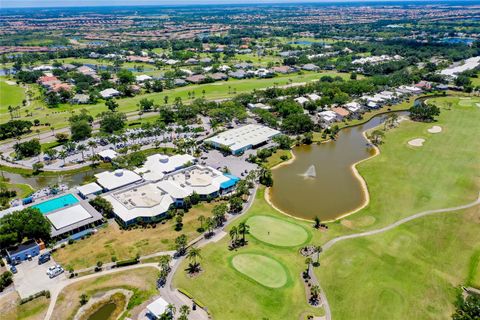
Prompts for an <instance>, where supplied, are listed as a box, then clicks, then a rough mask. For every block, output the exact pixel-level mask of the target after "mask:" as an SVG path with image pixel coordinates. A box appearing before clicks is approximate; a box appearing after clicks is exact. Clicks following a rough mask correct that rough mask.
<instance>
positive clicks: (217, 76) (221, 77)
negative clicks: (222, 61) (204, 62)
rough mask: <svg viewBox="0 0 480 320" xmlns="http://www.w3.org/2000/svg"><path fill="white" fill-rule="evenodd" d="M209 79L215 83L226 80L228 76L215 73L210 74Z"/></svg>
mask: <svg viewBox="0 0 480 320" xmlns="http://www.w3.org/2000/svg"><path fill="white" fill-rule="evenodd" d="M210 78H212V79H213V80H215V81H220V80H227V79H228V76H227V75H226V74H225V73H222V72H216V73H212V74H211V75H210Z"/></svg>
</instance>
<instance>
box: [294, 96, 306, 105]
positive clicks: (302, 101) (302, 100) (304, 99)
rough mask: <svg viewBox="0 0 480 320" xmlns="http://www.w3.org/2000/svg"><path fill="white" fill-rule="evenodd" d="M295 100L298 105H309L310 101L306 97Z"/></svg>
mask: <svg viewBox="0 0 480 320" xmlns="http://www.w3.org/2000/svg"><path fill="white" fill-rule="evenodd" d="M294 100H295V102H296V103H299V104H301V105H304V104H305V103H307V102H308V101H310V100H308V99H307V98H305V97H298V98H295V99H294Z"/></svg>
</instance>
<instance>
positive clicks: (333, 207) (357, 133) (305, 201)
mask: <svg viewBox="0 0 480 320" xmlns="http://www.w3.org/2000/svg"><path fill="white" fill-rule="evenodd" d="M407 114H408V113H407V112H399V113H398V115H399V116H402V115H407ZM386 118H387V115H379V116H376V117H374V118H373V119H371V120H370V121H368V122H367V123H365V124H363V125H359V126H355V127H351V128H345V129H342V130H341V131H340V132H339V134H338V137H337V140H336V141H330V142H327V143H322V144H320V145H317V144H312V145H302V146H298V147H295V148H294V149H293V154H294V156H295V159H294V160H293V161H292V162H291V163H289V164H285V165H281V166H279V167H277V168H275V169H274V170H272V174H273V181H274V184H273V187H272V188H271V189H270V199H271V201H272V203H273V205H274V206H275V207H277V208H278V209H280V210H282V211H283V212H285V213H287V214H290V215H292V216H296V217H299V218H304V219H309V220H312V219H313V218H314V217H315V216H318V217H319V218H320V219H321V220H322V221H325V220H332V219H336V218H338V217H340V216H341V215H344V214H346V213H348V212H350V211H353V210H355V209H356V208H358V207H360V206H361V205H362V204H363V203H365V200H366V194H365V192H364V190H363V187H362V183H361V181H360V180H359V179H358V178H357V177H356V175H355V173H354V171H353V170H352V166H353V165H354V164H355V163H357V162H358V161H361V160H363V159H366V158H368V157H370V156H372V155H373V154H374V152H375V151H374V149H373V148H372V147H371V146H370V145H369V143H368V141H367V140H366V139H365V137H364V136H363V134H362V133H363V132H364V131H366V130H369V129H372V128H374V127H376V126H378V125H380V124H382V123H383V122H384V121H385V119H386Z"/></svg>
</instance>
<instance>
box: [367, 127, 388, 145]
mask: <svg viewBox="0 0 480 320" xmlns="http://www.w3.org/2000/svg"><path fill="white" fill-rule="evenodd" d="M384 136H385V133H384V132H383V131H382V130H374V131H373V132H372V133H371V135H370V139H371V140H372V143H373V144H374V145H376V146H378V145H379V144H380V143H382V138H383V137H384Z"/></svg>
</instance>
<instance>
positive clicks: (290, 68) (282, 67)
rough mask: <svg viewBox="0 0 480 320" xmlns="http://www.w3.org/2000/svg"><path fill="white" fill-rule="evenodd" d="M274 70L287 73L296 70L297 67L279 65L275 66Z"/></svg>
mask: <svg viewBox="0 0 480 320" xmlns="http://www.w3.org/2000/svg"><path fill="white" fill-rule="evenodd" d="M272 71H273V72H276V73H281V74H287V73H292V72H294V71H295V69H293V68H292V67H289V66H279V67H273V68H272Z"/></svg>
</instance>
